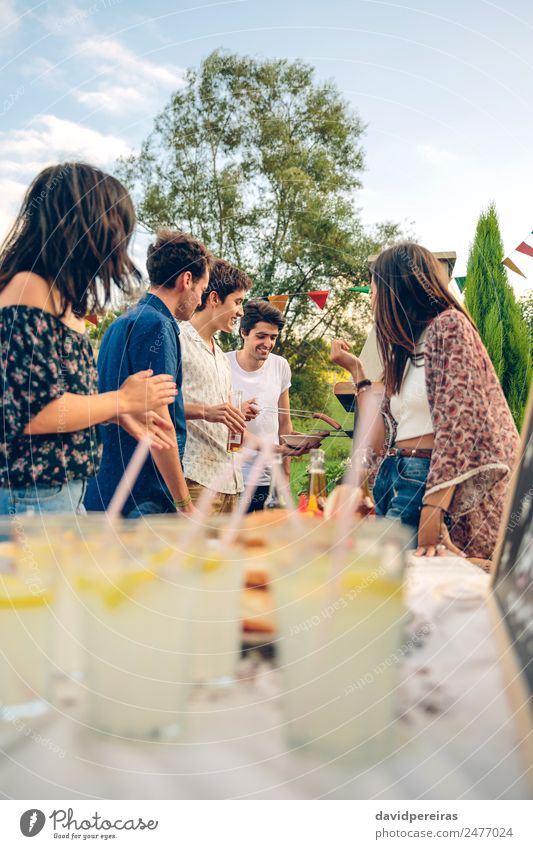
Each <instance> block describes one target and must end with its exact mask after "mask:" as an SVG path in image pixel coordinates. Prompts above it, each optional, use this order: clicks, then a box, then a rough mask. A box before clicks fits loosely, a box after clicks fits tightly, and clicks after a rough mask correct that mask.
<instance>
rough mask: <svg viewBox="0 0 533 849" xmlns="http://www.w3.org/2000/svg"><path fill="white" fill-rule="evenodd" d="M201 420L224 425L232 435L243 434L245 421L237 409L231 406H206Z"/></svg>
mask: <svg viewBox="0 0 533 849" xmlns="http://www.w3.org/2000/svg"><path fill="white" fill-rule="evenodd" d="M203 418H204V419H205V420H206V422H220V423H221V424H225V425H226V427H228V428H229V430H230V431H231V432H232V433H244V430H245V428H246V419H245V417H244V415H243V414H242V413H241V411H240V410H238V409H237V407H232V406H231V404H213V405H212V406H206V407H205V411H204V416H203Z"/></svg>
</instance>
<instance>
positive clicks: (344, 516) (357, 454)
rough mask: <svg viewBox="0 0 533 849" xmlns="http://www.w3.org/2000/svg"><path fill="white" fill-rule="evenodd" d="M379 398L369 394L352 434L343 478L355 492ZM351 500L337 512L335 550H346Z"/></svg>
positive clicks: (376, 415) (352, 502)
mask: <svg viewBox="0 0 533 849" xmlns="http://www.w3.org/2000/svg"><path fill="white" fill-rule="evenodd" d="M380 406H381V397H380V396H379V395H377V394H375V393H372V392H371V393H370V398H369V399H368V401H367V403H366V404H365V405H364V407H362V408H361V410H360V411H359V416H358V420H357V426H356V429H355V433H354V440H353V449H352V465H351V468H350V469H349V471H348V474H347V475H346V476H345V482H346V484H347V485H348V486H349V487H351V488H352V489H353V491H354V492H355V491H356V490H357V488H358V487H360V486H361V480H362V476H363V475H362V469H363V462H362V459H363V456H364V455H365V453H366V449H367V448H369V447H370V445H371V444H372V436H373V433H374V430H375V427H376V423H377V422H378V421H379V419H378V416H379V415H380ZM354 506H356V505H354V500H353V498H347V499H346V500H345V502H344V504H341V506H340V509H339V511H338V520H337V528H338V535H337V541H336V545H335V547H336V548H337V549H339V548H341V549H346V547H347V540H348V537H349V533H350V526H351V523H352V522H353V510H354ZM341 560H342V558H338V557H337V558H334V562H337V565H339V564H340V562H341Z"/></svg>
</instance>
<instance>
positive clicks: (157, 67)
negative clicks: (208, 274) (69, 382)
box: [0, 0, 533, 294]
mask: <svg viewBox="0 0 533 849" xmlns="http://www.w3.org/2000/svg"><path fill="white" fill-rule="evenodd" d="M532 42H533V3H531V2H530V0H499V2H489V0H447V2H446V3H443V2H442V0H441V2H437V0H410V2H405V3H399V2H387V0H327V2H323V0H320V2H319V0H268V2H267V0H227V2H224V0H219V2H211V3H209V2H201V0H150V2H146V0H79V2H76V3H74V2H71V0H48V2H46V0H45V2H38V0H0V69H1V75H0V235H4V234H5V232H6V230H7V227H8V226H9V224H10V222H11V220H12V218H13V215H14V214H15V213H16V210H17V207H18V205H19V203H20V201H21V198H22V195H23V192H24V190H25V188H26V187H27V185H28V183H29V182H30V181H31V180H32V178H33V177H34V176H35V175H36V174H37V173H38V171H39V170H40V169H41V168H42V167H44V166H45V165H47V164H49V163H51V162H57V161H60V160H62V159H67V158H68V159H72V158H84V159H85V160H87V161H90V162H93V163H94V164H96V165H99V166H100V167H102V168H104V169H105V168H108V169H112V168H113V165H114V163H115V161H116V159H117V157H119V156H121V155H123V154H126V153H128V152H130V151H134V150H136V149H138V147H139V145H140V142H141V141H142V140H143V139H144V138H145V137H146V135H147V134H148V133H149V131H150V129H151V127H152V124H153V119H154V117H155V116H156V115H157V114H158V112H160V111H161V109H162V108H163V107H164V106H165V104H166V103H167V102H168V100H169V97H170V94H171V92H172V91H174V90H176V88H178V87H179V86H182V85H183V79H184V72H185V69H186V68H187V67H197V66H198V65H199V63H200V62H201V61H202V59H203V58H205V57H206V56H207V55H208V54H209V53H210V52H211V51H212V50H214V49H216V48H226V49H228V50H231V51H235V52H238V53H243V54H247V55H253V56H256V57H264V58H280V57H281V58H287V59H296V58H297V59H301V60H304V61H306V62H308V63H310V64H312V65H313V66H314V67H315V68H316V75H317V80H325V79H331V80H333V81H335V83H336V84H337V86H338V88H339V89H340V91H341V92H342V93H343V95H344V96H345V98H346V99H347V100H348V101H349V102H350V104H351V106H352V107H353V108H354V109H355V110H356V111H357V112H358V113H359V115H360V117H361V118H362V120H363V121H364V123H365V125H366V132H365V136H364V139H363V146H364V148H365V151H366V157H365V159H366V170H365V172H364V174H363V189H362V190H361V192H360V193H359V196H358V203H359V206H360V209H361V215H362V218H363V220H364V221H365V222H366V223H368V224H369V225H372V224H373V223H376V222H379V221H383V220H394V221H398V222H400V223H402V224H403V225H404V226H405V228H406V229H408V230H409V231H411V232H412V233H413V234H414V235H415V236H416V238H417V240H418V241H420V242H421V243H422V244H424V245H425V246H426V247H428V248H430V249H431V250H435V251H447V250H455V251H456V252H457V255H458V258H457V265H456V274H458V275H460V274H464V272H465V269H466V262H467V259H468V250H469V246H470V244H471V242H472V240H473V238H474V234H475V227H476V222H477V218H478V216H479V213H480V211H481V210H482V209H483V208H485V207H486V206H487V204H488V203H489V202H490V201H494V202H495V203H496V207H497V210H498V214H499V218H500V225H501V230H502V236H503V240H504V246H505V251H506V254H507V255H511V257H512V258H513V259H514V261H515V262H516V263H517V264H518V265H519V267H521V268H522V270H523V271H524V273H525V274H526V275H527V277H528V279H523V278H521V277H519V276H518V275H515V274H513V273H512V272H511V273H510V280H511V282H512V284H513V286H514V287H515V290H516V291H517V294H522V293H523V292H524V291H527V290H528V289H530V288H531V286H532V285H533V283H532V281H533V260H527V259H526V260H522V259H521V257H520V255H519V254H516V253H512V251H513V250H514V248H515V247H516V246H517V245H518V244H519V243H520V242H521V241H523V240H527V239H531V238H533V237H531V235H530V234H531V231H532V230H533V206H532V204H531V202H530V200H531V198H532V197H533V163H532V157H531V152H532V151H533V109H532V103H533V99H532V91H533V54H532V52H531V44H532ZM144 247H145V239H143V238H142V237H139V238H138V239H137V242H136V246H135V253H136V254H139V252H140V251H141V249H142V251H143V252H144Z"/></svg>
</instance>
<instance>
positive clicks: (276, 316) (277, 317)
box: [241, 300, 285, 336]
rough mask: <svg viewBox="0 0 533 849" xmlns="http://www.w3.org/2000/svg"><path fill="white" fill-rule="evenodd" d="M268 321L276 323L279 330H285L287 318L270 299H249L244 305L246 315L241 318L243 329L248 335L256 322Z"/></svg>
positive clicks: (268, 322)
mask: <svg viewBox="0 0 533 849" xmlns="http://www.w3.org/2000/svg"><path fill="white" fill-rule="evenodd" d="M260 321H266V323H267V324H275V325H276V327H277V328H278V330H279V331H281V330H283V327H284V324H285V319H284V318H283V315H282V313H281V312H280V311H279V310H278V309H277V308H276V307H275V306H273V305H272V304H270V303H269V302H268V301H259V300H254V301H248V303H247V304H246V306H245V307H244V315H243V317H242V319H241V330H242V332H243V333H244V335H245V336H248V334H249V332H250V330H252V329H253V328H254V327H255V325H256V324H259V322H260Z"/></svg>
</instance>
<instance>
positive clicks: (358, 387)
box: [354, 377, 372, 397]
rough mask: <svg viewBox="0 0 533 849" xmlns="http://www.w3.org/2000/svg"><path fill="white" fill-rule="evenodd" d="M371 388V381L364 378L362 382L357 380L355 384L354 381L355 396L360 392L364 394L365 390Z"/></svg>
mask: <svg viewBox="0 0 533 849" xmlns="http://www.w3.org/2000/svg"><path fill="white" fill-rule="evenodd" d="M371 386H372V381H371V380H369V379H368V377H365V378H364V379H363V380H359V381H358V382H357V383H356V382H355V380H354V388H355V395H356V397H357V395H359V393H360V392H364V391H365V390H366V389H369V388H370V387H371Z"/></svg>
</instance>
